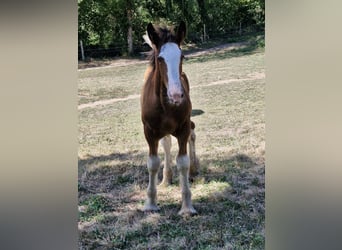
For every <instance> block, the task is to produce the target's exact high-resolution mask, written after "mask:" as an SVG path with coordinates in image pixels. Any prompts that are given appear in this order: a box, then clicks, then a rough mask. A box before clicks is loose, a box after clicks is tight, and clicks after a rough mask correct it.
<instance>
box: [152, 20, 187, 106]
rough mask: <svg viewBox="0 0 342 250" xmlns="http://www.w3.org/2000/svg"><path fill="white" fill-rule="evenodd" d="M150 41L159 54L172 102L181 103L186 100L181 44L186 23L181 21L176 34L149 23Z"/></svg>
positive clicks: (159, 61)
mask: <svg viewBox="0 0 342 250" xmlns="http://www.w3.org/2000/svg"><path fill="white" fill-rule="evenodd" d="M147 34H148V38H149V40H150V42H149V43H148V44H150V45H152V46H151V47H154V50H155V52H159V54H158V64H159V72H160V74H161V76H162V77H163V80H164V81H163V82H164V85H165V87H166V89H167V97H168V100H169V103H170V104H174V105H180V104H181V103H182V102H183V100H184V89H183V87H182V83H181V72H182V52H181V50H180V45H181V44H182V43H183V41H184V37H185V34H186V25H185V23H184V22H183V21H181V22H180V24H179V26H178V28H177V32H176V34H175V35H173V34H172V35H170V36H169V35H165V30H160V29H157V30H156V29H155V28H154V27H153V25H152V24H151V23H149V24H148V25H147Z"/></svg>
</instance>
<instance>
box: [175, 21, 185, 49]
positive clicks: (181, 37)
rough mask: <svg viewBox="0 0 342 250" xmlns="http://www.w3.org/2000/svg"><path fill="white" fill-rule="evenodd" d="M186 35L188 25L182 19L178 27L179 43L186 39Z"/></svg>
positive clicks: (177, 37) (177, 40) (177, 38)
mask: <svg viewBox="0 0 342 250" xmlns="http://www.w3.org/2000/svg"><path fill="white" fill-rule="evenodd" d="M185 35H186V25H185V22H184V21H181V22H180V24H179V26H178V29H177V36H176V42H177V43H178V45H181V44H182V42H183V41H184V38H185Z"/></svg>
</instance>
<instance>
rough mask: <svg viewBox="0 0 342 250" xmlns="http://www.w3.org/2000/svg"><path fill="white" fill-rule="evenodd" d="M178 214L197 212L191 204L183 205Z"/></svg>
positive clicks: (194, 213) (193, 213)
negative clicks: (189, 205) (188, 205)
mask: <svg viewBox="0 0 342 250" xmlns="http://www.w3.org/2000/svg"><path fill="white" fill-rule="evenodd" d="M178 214H179V215H196V214H198V213H197V211H196V210H195V209H194V208H193V206H191V207H184V208H182V209H181V210H180V211H179V212H178Z"/></svg>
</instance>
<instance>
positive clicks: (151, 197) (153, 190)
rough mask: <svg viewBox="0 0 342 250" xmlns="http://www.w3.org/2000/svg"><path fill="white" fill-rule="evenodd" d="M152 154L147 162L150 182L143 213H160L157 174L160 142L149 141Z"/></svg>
mask: <svg viewBox="0 0 342 250" xmlns="http://www.w3.org/2000/svg"><path fill="white" fill-rule="evenodd" d="M148 144H149V148H150V153H149V156H148V160H147V169H148V174H149V178H148V179H149V181H148V187H147V199H146V201H145V206H144V208H143V211H145V212H149V211H158V210H159V207H158V206H157V174H158V170H159V166H160V159H159V157H158V154H157V153H158V140H152V139H151V140H148Z"/></svg>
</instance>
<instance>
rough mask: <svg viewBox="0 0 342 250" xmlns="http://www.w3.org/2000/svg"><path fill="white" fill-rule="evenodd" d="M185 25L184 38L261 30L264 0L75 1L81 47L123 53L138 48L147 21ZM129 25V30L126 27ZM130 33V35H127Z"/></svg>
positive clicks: (198, 38)
mask: <svg viewBox="0 0 342 250" xmlns="http://www.w3.org/2000/svg"><path fill="white" fill-rule="evenodd" d="M180 20H184V21H185V22H186V23H187V26H188V36H187V39H188V41H193V42H200V41H202V40H203V35H204V32H205V34H206V35H207V36H208V37H219V36H220V35H224V34H227V33H234V32H235V33H239V32H241V29H246V28H250V29H253V30H263V29H264V24H265V2H264V0H140V1H134V0H79V1H78V36H79V40H82V42H83V44H84V45H85V47H96V48H108V47H112V48H113V47H114V48H115V49H117V50H119V51H121V52H122V53H125V52H127V50H128V43H129V39H130V38H131V39H132V42H133V49H134V50H135V51H139V50H141V48H142V42H143V40H142V35H143V34H145V31H146V26H147V24H148V23H149V22H152V23H163V24H167V25H170V24H178V23H179V21H180ZM130 28H131V33H130V32H129V29H130ZM130 36H131V37H130Z"/></svg>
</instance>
